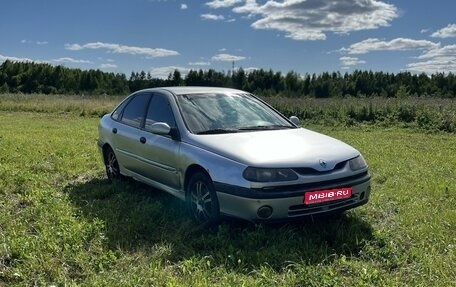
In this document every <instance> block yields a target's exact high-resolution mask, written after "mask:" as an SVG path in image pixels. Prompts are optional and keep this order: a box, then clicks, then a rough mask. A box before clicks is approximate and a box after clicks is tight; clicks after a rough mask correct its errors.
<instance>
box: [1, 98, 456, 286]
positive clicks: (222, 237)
mask: <svg viewBox="0 0 456 287" xmlns="http://www.w3.org/2000/svg"><path fill="white" fill-rule="evenodd" d="M8 101H9V102H8ZM24 101H25V102H27V101H31V99H30V98H28V99H23V100H22V102H24ZM33 101H35V100H33ZM81 101H82V102H81ZM86 101H92V102H90V103H87V102H86ZM117 101H118V99H117ZM11 102H12V103H14V104H10V107H11V108H9V109H6V108H5V106H7V105H8V103H11ZM115 102H116V101H115V100H112V99H109V100H107V101H102V100H100V99H84V100H78V99H76V98H63V99H62V101H61V102H59V101H56V102H55V104H50V103H49V102H46V101H43V102H41V103H40V102H39V101H38V102H36V105H38V106H39V105H40V104H41V105H42V109H41V110H39V108H36V106H33V104H31V102H28V103H25V104H21V101H19V100H11V99H9V100H5V98H0V109H1V110H2V111H1V112H0V210H1V212H0V286H2V285H4V286H35V285H36V286H50V285H55V286H73V285H82V286H456V247H455V246H456V209H455V206H456V180H455V179H456V169H455V167H456V136H455V135H454V134H453V133H442V132H434V133H423V132H420V131H418V130H412V129H401V128H398V127H390V128H383V127H379V126H373V125H367V126H366V125H359V126H355V127H342V126H339V127H331V126H325V125H317V124H313V125H311V126H310V128H311V129H313V130H317V131H321V132H324V133H327V134H329V135H332V136H335V137H337V138H339V139H342V140H344V141H346V142H348V143H350V144H352V145H354V146H355V147H356V148H358V149H359V150H360V151H361V152H362V153H363V154H364V156H365V158H366V159H367V161H368V163H369V165H370V170H371V173H372V176H373V180H372V197H371V201H370V202H369V203H368V204H367V205H365V206H363V207H360V208H357V209H355V210H352V211H349V212H346V213H345V214H343V215H342V216H340V217H332V218H317V219H307V220H304V221H302V222H299V223H293V224H281V225H256V226H255V225H250V224H247V223H243V222H237V221H226V222H224V223H222V225H221V226H220V227H219V229H218V230H207V229H201V228H198V227H197V226H196V225H195V224H194V223H193V222H192V221H191V220H189V219H188V217H187V215H186V213H185V211H184V205H183V203H181V202H179V201H178V200H177V199H174V198H173V197H171V196H169V195H167V194H165V193H163V192H160V191H157V190H153V189H150V188H148V187H146V186H144V185H142V184H139V183H135V182H127V183H120V182H116V183H114V184H110V183H108V182H107V181H106V179H105V176H104V168H103V165H102V163H101V159H100V157H99V155H98V153H97V150H96V140H97V123H98V118H97V117H96V116H95V115H98V114H100V113H102V111H103V110H104V109H106V110H110V109H111V108H112V106H113V105H114V104H115ZM69 104H71V105H73V108H71V109H68V110H66V111H65V109H64V108H63V107H66V106H68V105H69ZM59 105H61V106H59ZM13 107H14V108H13ZM81 107H84V108H81ZM62 108H63V109H62ZM82 111H84V112H82ZM90 111H92V112H90ZM81 115H83V116H81ZM90 115H94V116H90Z"/></svg>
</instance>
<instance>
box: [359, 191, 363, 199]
mask: <svg viewBox="0 0 456 287" xmlns="http://www.w3.org/2000/svg"><path fill="white" fill-rule="evenodd" d="M359 199H360V200H363V199H364V191H363V192H361V194H360V195H359Z"/></svg>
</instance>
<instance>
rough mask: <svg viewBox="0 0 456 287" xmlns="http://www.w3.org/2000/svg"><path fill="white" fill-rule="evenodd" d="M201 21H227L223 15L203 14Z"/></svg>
mask: <svg viewBox="0 0 456 287" xmlns="http://www.w3.org/2000/svg"><path fill="white" fill-rule="evenodd" d="M201 19H203V20H213V21H221V20H225V17H224V16H223V15H215V14H202V15H201Z"/></svg>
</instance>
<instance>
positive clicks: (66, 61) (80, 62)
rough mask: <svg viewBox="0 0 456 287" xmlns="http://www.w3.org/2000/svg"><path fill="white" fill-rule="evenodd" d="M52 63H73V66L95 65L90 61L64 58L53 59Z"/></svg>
mask: <svg viewBox="0 0 456 287" xmlns="http://www.w3.org/2000/svg"><path fill="white" fill-rule="evenodd" d="M51 62H54V63H72V64H93V62H91V61H88V60H79V59H73V58H70V57H63V58H58V59H53V60H51Z"/></svg>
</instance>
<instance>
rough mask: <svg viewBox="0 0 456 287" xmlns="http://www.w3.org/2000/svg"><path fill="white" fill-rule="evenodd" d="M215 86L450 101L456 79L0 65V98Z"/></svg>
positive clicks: (267, 91)
mask: <svg viewBox="0 0 456 287" xmlns="http://www.w3.org/2000/svg"><path fill="white" fill-rule="evenodd" d="M184 85H185V86H220V87H231V88H237V89H242V90H246V91H249V92H252V93H255V94H258V95H261V96H275V95H279V96H285V97H312V98H333V97H350V96H351V97H377V96H380V97H389V98H391V97H399V98H400V97H410V96H413V97H440V98H456V75H454V74H452V73H448V74H447V73H436V74H433V75H426V74H412V73H409V72H401V73H397V74H393V73H384V72H372V71H359V70H355V71H353V72H351V73H343V74H342V73H340V72H333V73H328V72H325V73H321V74H305V75H300V74H298V73H296V72H293V71H290V72H288V73H286V74H282V73H281V72H274V71H272V70H263V69H258V70H253V71H251V72H246V71H244V70H243V69H242V68H239V69H236V70H234V71H229V72H218V71H215V70H213V69H209V70H192V71H190V72H189V73H188V74H187V75H186V76H185V77H183V76H182V74H181V73H180V72H179V71H178V70H175V71H174V72H173V73H170V74H169V76H168V78H167V79H160V78H153V77H152V76H151V74H150V73H146V72H144V71H141V72H132V73H131V75H130V77H129V78H127V76H126V75H125V74H122V73H109V72H103V71H101V70H81V69H74V68H67V67H64V66H53V65H50V64H46V63H34V62H13V61H9V60H6V61H5V62H3V63H2V64H1V65H0V93H25V94H28V93H43V94H81V95H82V94H84V95H86V94H87V95H102V94H107V95H126V94H128V93H130V92H133V91H137V90H140V89H144V88H152V87H162V86H184Z"/></svg>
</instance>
